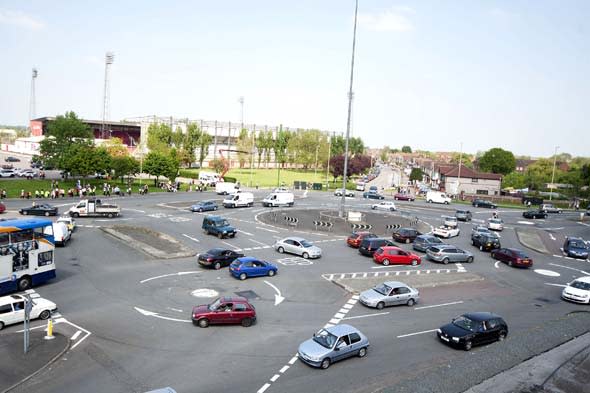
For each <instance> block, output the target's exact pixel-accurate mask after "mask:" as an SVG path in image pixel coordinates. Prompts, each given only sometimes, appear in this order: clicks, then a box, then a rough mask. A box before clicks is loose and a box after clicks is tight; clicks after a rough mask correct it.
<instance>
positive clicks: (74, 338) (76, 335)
mask: <svg viewBox="0 0 590 393" xmlns="http://www.w3.org/2000/svg"><path fill="white" fill-rule="evenodd" d="M80 334H82V330H78V331H77V332H76V333H74V335H73V336H72V338H71V340H72V341H75V340H76V339H77V338H78V337H79V336H80Z"/></svg>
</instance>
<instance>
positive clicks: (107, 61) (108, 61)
mask: <svg viewBox="0 0 590 393" xmlns="http://www.w3.org/2000/svg"><path fill="white" fill-rule="evenodd" d="M114 61H115V54H114V53H113V52H107V53H106V55H105V58H104V91H103V102H102V125H101V128H100V137H101V138H102V139H107V138H106V136H107V135H106V132H107V129H106V122H107V120H108V118H109V99H110V97H109V96H110V93H111V92H110V86H109V70H110V69H111V65H112V64H113V62H114Z"/></svg>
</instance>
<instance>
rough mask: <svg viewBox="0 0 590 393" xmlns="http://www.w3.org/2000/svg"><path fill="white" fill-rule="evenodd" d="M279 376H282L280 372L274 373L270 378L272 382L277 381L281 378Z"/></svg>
mask: <svg viewBox="0 0 590 393" xmlns="http://www.w3.org/2000/svg"><path fill="white" fill-rule="evenodd" d="M279 377H280V375H279V374H275V375H273V377H272V378H271V379H270V382H275V381H276V380H277V379H279Z"/></svg>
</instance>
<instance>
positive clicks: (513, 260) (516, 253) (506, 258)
mask: <svg viewBox="0 0 590 393" xmlns="http://www.w3.org/2000/svg"><path fill="white" fill-rule="evenodd" d="M490 255H491V257H492V258H494V259H497V260H498V261H501V262H504V263H506V264H508V266H517V267H531V266H533V259H532V258H530V257H529V256H528V255H527V254H525V253H524V251H522V250H519V249H516V248H500V249H498V250H492V252H491V253H490Z"/></svg>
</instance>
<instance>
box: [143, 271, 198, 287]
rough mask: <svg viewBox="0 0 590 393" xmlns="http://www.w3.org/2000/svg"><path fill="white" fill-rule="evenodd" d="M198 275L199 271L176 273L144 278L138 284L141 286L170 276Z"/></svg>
mask: <svg viewBox="0 0 590 393" xmlns="http://www.w3.org/2000/svg"><path fill="white" fill-rule="evenodd" d="M199 273H201V272H200V271H192V272H178V273H170V274H162V275H161V276H155V277H150V278H146V279H145V280H141V281H140V282H139V283H140V284H143V283H146V282H148V281H152V280H157V279H158V278H164V277H170V276H184V275H187V274H199Z"/></svg>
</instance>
